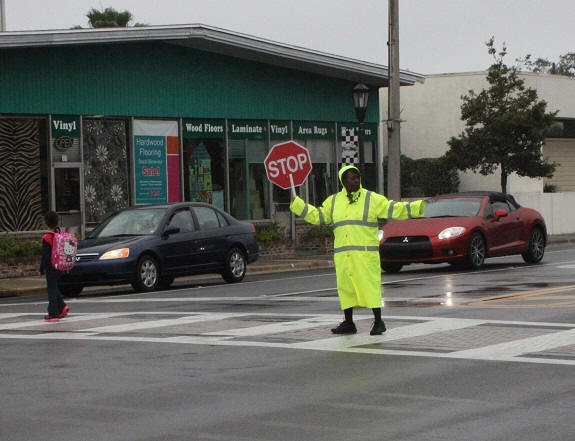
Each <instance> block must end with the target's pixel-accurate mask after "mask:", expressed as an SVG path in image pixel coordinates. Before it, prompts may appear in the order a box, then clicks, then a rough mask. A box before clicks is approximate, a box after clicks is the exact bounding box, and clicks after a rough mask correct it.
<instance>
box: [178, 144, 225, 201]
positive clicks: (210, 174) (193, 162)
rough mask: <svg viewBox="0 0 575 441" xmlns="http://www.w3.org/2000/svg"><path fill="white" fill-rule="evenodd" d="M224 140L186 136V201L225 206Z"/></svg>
mask: <svg viewBox="0 0 575 441" xmlns="http://www.w3.org/2000/svg"><path fill="white" fill-rule="evenodd" d="M224 151H225V142H224V140H223V139H191V138H184V191H185V195H186V196H185V197H186V200H187V201H192V202H205V203H208V204H213V205H215V206H216V207H218V208H221V209H222V210H223V209H224V207H225V201H224V193H225V192H224V188H225V159H224Z"/></svg>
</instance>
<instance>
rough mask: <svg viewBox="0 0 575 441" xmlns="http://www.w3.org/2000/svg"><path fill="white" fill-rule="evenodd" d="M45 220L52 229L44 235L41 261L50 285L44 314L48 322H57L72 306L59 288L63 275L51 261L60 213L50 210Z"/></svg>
mask: <svg viewBox="0 0 575 441" xmlns="http://www.w3.org/2000/svg"><path fill="white" fill-rule="evenodd" d="M44 222H45V223H46V226H47V227H48V228H49V229H50V230H51V231H49V232H48V233H46V234H44V235H43V236H42V260H41V262H40V275H44V274H46V285H47V286H48V315H46V316H44V320H45V321H47V322H57V321H59V320H60V319H62V318H64V317H66V316H67V315H68V312H69V311H70V307H69V306H68V305H66V303H64V298H63V296H62V293H61V292H60V290H59V289H58V279H59V278H60V276H61V275H62V273H61V272H60V271H58V270H57V269H55V268H54V267H53V266H52V263H51V262H50V256H51V255H52V245H53V242H54V234H53V233H54V232H55V231H59V228H58V223H59V220H58V213H56V212H54V211H49V212H47V213H46V214H45V215H44Z"/></svg>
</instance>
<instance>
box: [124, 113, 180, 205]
mask: <svg viewBox="0 0 575 441" xmlns="http://www.w3.org/2000/svg"><path fill="white" fill-rule="evenodd" d="M133 146H134V155H133V158H134V180H135V182H134V184H135V185H134V188H135V194H136V205H141V204H158V203H164V202H179V201H180V157H179V140H178V123H177V122H176V121H156V120H145V119H136V120H134V143H133Z"/></svg>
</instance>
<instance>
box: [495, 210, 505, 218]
mask: <svg viewBox="0 0 575 441" xmlns="http://www.w3.org/2000/svg"><path fill="white" fill-rule="evenodd" d="M505 216H507V211H505V210H502V209H499V210H495V220H499V218H500V217H505Z"/></svg>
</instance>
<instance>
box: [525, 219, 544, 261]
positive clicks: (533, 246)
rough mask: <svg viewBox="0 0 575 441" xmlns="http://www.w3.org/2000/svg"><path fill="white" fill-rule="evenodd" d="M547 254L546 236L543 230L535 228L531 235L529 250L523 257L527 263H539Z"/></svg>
mask: <svg viewBox="0 0 575 441" xmlns="http://www.w3.org/2000/svg"><path fill="white" fill-rule="evenodd" d="M543 254H545V236H544V235H543V231H541V228H539V227H535V228H533V230H531V234H530V235H529V248H527V251H526V252H524V253H523V254H522V255H521V257H523V260H524V261H525V262H527V263H539V262H541V259H543Z"/></svg>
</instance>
